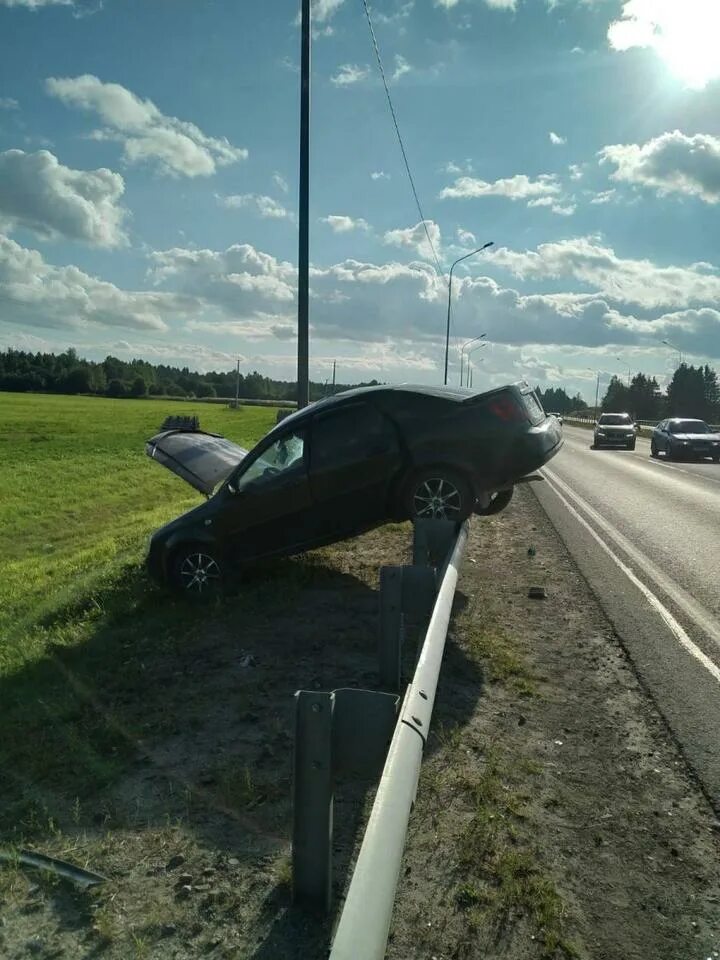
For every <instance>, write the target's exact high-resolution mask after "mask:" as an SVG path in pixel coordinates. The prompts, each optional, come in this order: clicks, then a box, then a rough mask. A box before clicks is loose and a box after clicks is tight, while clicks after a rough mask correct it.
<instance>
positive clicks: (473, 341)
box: [460, 333, 487, 386]
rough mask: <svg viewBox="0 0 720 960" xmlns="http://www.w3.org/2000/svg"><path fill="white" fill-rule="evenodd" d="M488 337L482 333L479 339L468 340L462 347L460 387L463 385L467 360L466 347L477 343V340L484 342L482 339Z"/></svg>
mask: <svg viewBox="0 0 720 960" xmlns="http://www.w3.org/2000/svg"><path fill="white" fill-rule="evenodd" d="M486 336H487V334H486V333H481V334H480V336H479V337H473V338H472V339H471V340H466V341H465V343H464V344H463V345H462V349H461V350H460V386H462V385H463V360H464V359H465V356H464V355H465V347H467V345H468V344H470V343H475V341H476V340H482V338H483V337H486Z"/></svg>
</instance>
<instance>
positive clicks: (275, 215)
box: [216, 193, 294, 220]
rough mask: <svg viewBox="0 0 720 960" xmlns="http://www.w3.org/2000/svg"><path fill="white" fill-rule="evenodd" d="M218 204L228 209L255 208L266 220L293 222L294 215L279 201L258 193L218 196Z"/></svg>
mask: <svg viewBox="0 0 720 960" xmlns="http://www.w3.org/2000/svg"><path fill="white" fill-rule="evenodd" d="M216 196H217V200H218V203H220V204H221V206H223V207H227V208H228V209H230V210H232V209H238V208H241V207H253V208H254V209H255V210H256V211H257V212H258V214H259V215H260V216H261V217H262V218H263V219H264V220H292V219H293V218H294V214H293V212H292V211H291V210H287V209H286V208H285V207H283V205H282V204H280V203H278V202H277V200H273V198H272V197H266V196H264V195H262V194H258V193H235V194H231V195H229V196H225V197H224V196H220V195H217V194H216Z"/></svg>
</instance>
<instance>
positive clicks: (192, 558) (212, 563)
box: [170, 543, 224, 601]
mask: <svg viewBox="0 0 720 960" xmlns="http://www.w3.org/2000/svg"><path fill="white" fill-rule="evenodd" d="M223 579H224V578H223V564H222V562H221V560H220V558H219V556H218V553H217V550H216V549H215V547H213V546H212V545H207V544H202V543H200V544H198V543H195V544H189V545H188V546H183V547H180V548H179V550H177V551H176V553H175V555H174V556H173V559H172V565H171V569H170V586H171V587H172V588H173V590H174V591H175V592H176V593H178V594H180V595H181V596H183V597H185V598H187V599H188V600H193V601H199V600H211V599H213V598H214V597H217V596H219V595H220V593H221V592H222V587H223Z"/></svg>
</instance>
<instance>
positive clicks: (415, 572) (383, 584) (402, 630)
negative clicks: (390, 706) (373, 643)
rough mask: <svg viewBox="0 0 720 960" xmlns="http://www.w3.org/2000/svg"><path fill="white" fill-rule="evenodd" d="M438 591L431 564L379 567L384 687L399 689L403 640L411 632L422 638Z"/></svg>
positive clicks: (380, 662)
mask: <svg viewBox="0 0 720 960" xmlns="http://www.w3.org/2000/svg"><path fill="white" fill-rule="evenodd" d="M436 592H437V591H436V579H435V569H434V567H432V566H412V567H409V566H408V567H381V568H380V629H379V635H378V671H379V674H380V683H381V685H382V686H383V687H387V688H388V689H389V690H399V689H400V683H401V680H402V667H401V663H402V647H403V643H404V641H405V639H406V638H407V636H408V634H409V633H412V635H413V636H414V637H415V638H416V639H417V638H419V639H420V641H421V642H422V638H423V636H424V635H425V631H426V630H427V625H428V623H429V622H430V615H431V614H432V608H433V603H434V602H435V595H436Z"/></svg>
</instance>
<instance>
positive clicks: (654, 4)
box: [609, 0, 720, 90]
mask: <svg viewBox="0 0 720 960" xmlns="http://www.w3.org/2000/svg"><path fill="white" fill-rule="evenodd" d="M609 39H610V43H611V45H612V46H613V47H615V49H617V50H628V49H630V48H631V47H652V48H653V49H654V50H656V51H657V53H658V54H659V55H660V56H661V57H662V59H663V60H664V61H665V63H666V64H667V66H668V68H669V70H670V71H671V72H672V73H673V74H674V75H675V76H676V77H677V78H678V79H679V80H681V81H682V82H683V83H684V84H685V85H686V86H688V87H692V88H693V89H696V90H701V89H702V88H703V87H705V86H707V84H708V83H709V82H710V81H711V80H713V79H714V78H715V77H718V76H720V0H629V2H627V3H625V5H624V7H623V15H622V19H620V20H618V21H616V22H615V23H613V24H612V25H611V27H610V32H609Z"/></svg>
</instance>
